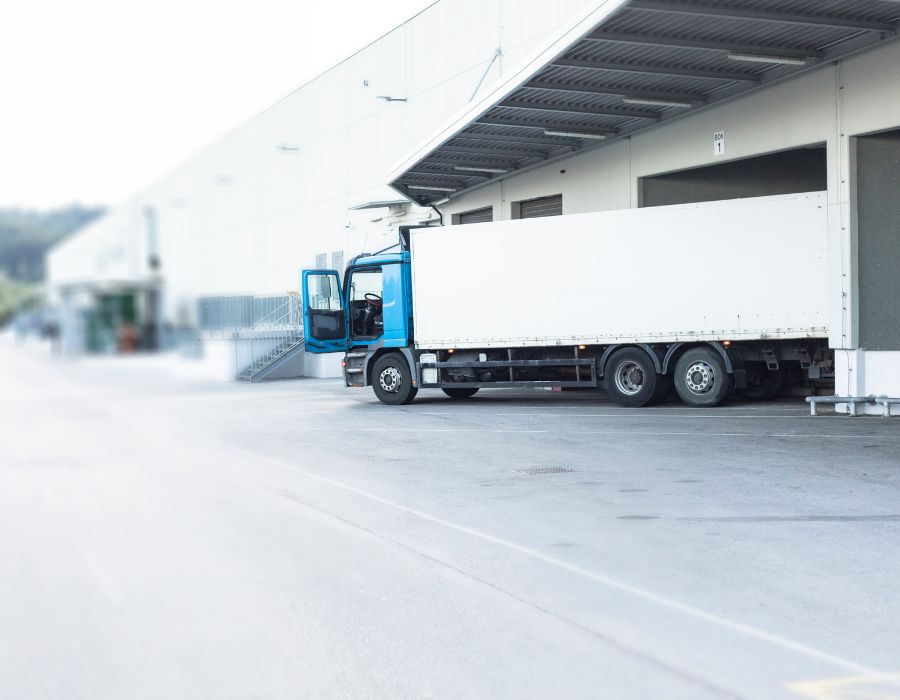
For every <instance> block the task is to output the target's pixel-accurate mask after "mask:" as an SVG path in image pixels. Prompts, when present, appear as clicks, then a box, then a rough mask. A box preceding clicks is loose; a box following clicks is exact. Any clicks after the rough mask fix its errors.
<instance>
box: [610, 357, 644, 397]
mask: <svg viewBox="0 0 900 700" xmlns="http://www.w3.org/2000/svg"><path fill="white" fill-rule="evenodd" d="M613 376H614V380H615V383H616V389H618V390H619V391H620V392H621V393H623V394H625V395H627V396H634V395H635V394H637V393H639V392H640V390H641V389H643V388H644V368H643V367H641V366H640V365H639V364H638V363H637V362H631V361H628V362H623V363H622V364H620V365H619V366H618V367H617V368H616V371H615V374H614V375H613Z"/></svg>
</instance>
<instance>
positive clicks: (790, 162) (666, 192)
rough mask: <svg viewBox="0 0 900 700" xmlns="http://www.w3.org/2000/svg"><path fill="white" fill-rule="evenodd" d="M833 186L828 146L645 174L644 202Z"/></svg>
mask: <svg viewBox="0 0 900 700" xmlns="http://www.w3.org/2000/svg"><path fill="white" fill-rule="evenodd" d="M826 189H828V164H827V151H826V148H825V146H824V145H821V146H810V147H808V148H796V149H793V150H790V151H783V152H781V153H772V154H769V155H765V156H756V157H754V158H744V159H742V160H735V161H731V162H729V163H722V164H720V165H708V166H705V167H702V168H693V169H691V170H682V171H679V172H676V173H667V174H665V175H652V176H649V177H643V178H641V187H640V191H641V206H642V207H659V206H663V205H666V204H688V203H690V202H713V201H717V200H721V199H739V198H741V197H766V196H769V195H776V194H791V193H794V192H819V191H823V190H826Z"/></svg>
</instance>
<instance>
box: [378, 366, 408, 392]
mask: <svg viewBox="0 0 900 700" xmlns="http://www.w3.org/2000/svg"><path fill="white" fill-rule="evenodd" d="M378 383H379V384H381V388H382V389H384V390H385V391H386V392H387V393H389V394H396V393H397V392H398V391H400V385H401V384H402V383H403V376H402V375H401V374H400V370H398V369H397V368H396V367H385V368H384V369H383V370H381V374H380V375H379V376H378Z"/></svg>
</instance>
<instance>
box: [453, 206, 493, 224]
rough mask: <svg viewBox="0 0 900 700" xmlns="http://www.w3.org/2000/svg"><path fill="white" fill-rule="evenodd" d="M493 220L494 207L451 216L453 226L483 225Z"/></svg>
mask: <svg viewBox="0 0 900 700" xmlns="http://www.w3.org/2000/svg"><path fill="white" fill-rule="evenodd" d="M493 220H494V207H484V208H482V209H473V210H472V211H463V212H460V213H459V214H454V215H453V219H452V221H453V224H454V225H456V224H483V223H487V222H488V221H493Z"/></svg>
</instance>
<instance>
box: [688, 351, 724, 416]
mask: <svg viewBox="0 0 900 700" xmlns="http://www.w3.org/2000/svg"><path fill="white" fill-rule="evenodd" d="M733 388H734V377H732V376H731V375H730V374H728V371H727V370H726V369H725V361H724V360H723V359H722V356H721V355H719V353H717V352H716V351H715V350H713V349H712V348H709V347H705V348H702V347H701V348H691V349H690V350H688V351H687V352H685V353H684V354H683V355H682V356H681V357H680V358H678V362H676V363H675V391H677V392H678V396H680V397H681V400H682V401H684V402H685V403H686V404H687V405H688V406H693V407H695V408H710V407H712V406H718V405H719V404H720V403H722V401H724V400H725V399H727V398H728V396H729V395H730V394H731V390H732V389H733Z"/></svg>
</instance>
